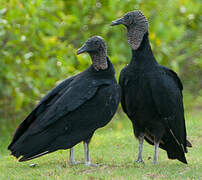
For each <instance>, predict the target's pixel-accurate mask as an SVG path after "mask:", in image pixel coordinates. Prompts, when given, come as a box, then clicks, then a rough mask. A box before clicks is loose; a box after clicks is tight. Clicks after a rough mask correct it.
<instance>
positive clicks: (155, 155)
mask: <svg viewBox="0 0 202 180" xmlns="http://www.w3.org/2000/svg"><path fill="white" fill-rule="evenodd" d="M159 143H160V141H156V140H154V159H153V164H157V161H158V148H159Z"/></svg>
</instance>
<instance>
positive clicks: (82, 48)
mask: <svg viewBox="0 0 202 180" xmlns="http://www.w3.org/2000/svg"><path fill="white" fill-rule="evenodd" d="M87 50H88V48H87V45H86V44H84V45H83V46H82V47H80V48H79V49H78V50H77V55H79V54H81V53H84V52H87Z"/></svg>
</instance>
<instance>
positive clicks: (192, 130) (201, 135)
mask: <svg viewBox="0 0 202 180" xmlns="http://www.w3.org/2000/svg"><path fill="white" fill-rule="evenodd" d="M201 109H202V108H201V106H200V107H198V106H196V107H195V108H189V110H187V111H186V125H187V134H188V139H189V140H190V141H191V143H192V145H193V147H192V148H189V149H188V150H189V153H188V154H186V158H187V161H188V165H185V164H183V163H181V162H179V161H177V160H169V159H168V158H167V154H166V152H165V151H163V150H160V151H159V161H158V164H157V165H153V164H152V158H153V150H154V149H153V146H151V145H149V144H147V143H146V142H144V147H143V159H144V164H138V163H136V162H135V160H136V158H137V151H138V141H137V140H136V139H135V138H134V135H133V131H132V126H131V123H130V120H128V118H127V117H126V116H125V115H123V114H122V113H118V114H117V115H116V116H115V117H114V118H113V120H112V122H110V123H109V124H108V125H107V126H106V127H104V128H102V129H99V130H97V131H96V133H95V135H94V136H93V139H92V141H91V144H90V155H91V160H92V162H93V163H98V164H99V166H98V167H86V166H85V165H84V164H79V165H76V166H72V165H70V164H69V161H68V158H69V151H68V150H60V151H57V152H54V153H51V154H48V155H45V156H42V157H40V158H38V159H35V160H31V161H28V162H21V163H19V162H17V160H16V159H15V158H14V157H12V156H10V155H9V152H8V151H7V150H6V147H7V145H8V143H9V141H10V139H11V137H10V136H9V137H8V136H6V135H5V136H2V137H0V180H6V179H8V180H12V179H13V180H18V179H19V180H23V179H26V180H29V179H37V180H38V179H45V180H46V179H65V180H67V179H71V180H72V179H82V180H83V179H89V180H93V179H124V180H125V179H202V146H201V145H202V126H201V123H202V118H201V117H202V110H201ZM83 156H84V154H83V144H82V143H80V144H78V145H77V146H76V147H75V159H76V160H77V161H81V162H83V161H84V157H83ZM30 164H36V166H35V167H30Z"/></svg>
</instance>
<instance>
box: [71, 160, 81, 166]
mask: <svg viewBox="0 0 202 180" xmlns="http://www.w3.org/2000/svg"><path fill="white" fill-rule="evenodd" d="M70 164H71V165H78V164H81V162H80V161H70Z"/></svg>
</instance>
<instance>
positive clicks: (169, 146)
mask: <svg viewBox="0 0 202 180" xmlns="http://www.w3.org/2000/svg"><path fill="white" fill-rule="evenodd" d="M164 142H165V144H164V146H165V149H166V151H167V155H168V158H169V159H178V160H179V161H181V162H183V163H185V164H187V160H186V157H185V152H186V150H185V149H184V145H183V144H181V143H180V142H179V141H178V140H177V139H176V137H175V136H174V134H173V133H172V130H171V129H170V131H169V132H168V133H167V137H166V138H165V140H164Z"/></svg>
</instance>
